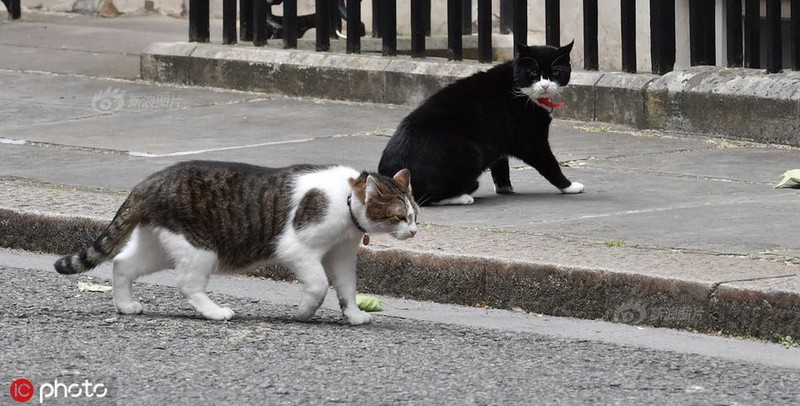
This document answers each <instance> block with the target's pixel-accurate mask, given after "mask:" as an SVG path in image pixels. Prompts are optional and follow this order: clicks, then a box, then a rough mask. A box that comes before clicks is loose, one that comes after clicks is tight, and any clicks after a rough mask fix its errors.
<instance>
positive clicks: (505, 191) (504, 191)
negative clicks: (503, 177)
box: [494, 185, 514, 195]
mask: <svg viewBox="0 0 800 406" xmlns="http://www.w3.org/2000/svg"><path fill="white" fill-rule="evenodd" d="M494 192H495V193H497V194H498V195H510V194H512V193H514V186H511V185H508V186H497V185H494Z"/></svg>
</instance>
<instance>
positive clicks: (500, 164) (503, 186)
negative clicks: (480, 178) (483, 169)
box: [491, 156, 514, 195]
mask: <svg viewBox="0 0 800 406" xmlns="http://www.w3.org/2000/svg"><path fill="white" fill-rule="evenodd" d="M491 172H492V181H493V182H494V192H495V193H497V194H500V195H505V194H510V193H514V186H511V171H510V169H509V164H508V157H505V156H504V157H502V158H500V159H498V160H497V161H495V162H494V163H493V164H492V166H491Z"/></svg>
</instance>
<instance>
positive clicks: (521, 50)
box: [514, 41, 528, 55]
mask: <svg viewBox="0 0 800 406" xmlns="http://www.w3.org/2000/svg"><path fill="white" fill-rule="evenodd" d="M514 47H515V48H516V49H517V54H519V55H521V54H523V53H527V52H528V46H527V45H525V44H523V43H521V42H518V41H514Z"/></svg>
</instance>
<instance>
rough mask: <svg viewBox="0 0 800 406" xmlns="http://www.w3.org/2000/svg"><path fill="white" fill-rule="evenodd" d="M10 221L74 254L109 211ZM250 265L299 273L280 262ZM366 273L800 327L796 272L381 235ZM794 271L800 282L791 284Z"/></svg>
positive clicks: (437, 290) (623, 311) (610, 314)
mask: <svg viewBox="0 0 800 406" xmlns="http://www.w3.org/2000/svg"><path fill="white" fill-rule="evenodd" d="M0 227H2V228H3V229H4V230H6V231H7V232H5V233H3V234H2V235H0V237H2V238H0V246H3V247H6V248H13V249H23V250H28V251H37V252H48V253H53V254H61V255H64V254H68V253H72V252H75V251H76V250H78V249H79V248H80V247H81V246H83V245H85V244H87V243H89V242H90V241H92V239H93V238H95V237H96V236H97V235H98V234H99V232H100V231H101V230H102V229H103V228H104V227H105V221H100V220H95V219H88V218H76V217H68V216H52V215H41V214H32V213H21V212H17V211H14V210H6V209H0ZM445 232H446V231H445ZM439 233H441V231H440V232H439ZM455 233H456V234H463V230H456V231H455ZM473 237H474V236H473ZM435 238H437V239H438V238H439V237H435ZM378 242H380V240H379V241H378ZM423 244H424V242H423ZM743 261H748V260H747V259H743ZM787 269H788V268H787ZM248 274H249V275H254V276H260V277H267V278H272V279H277V280H291V279H292V278H293V277H292V275H291V274H290V273H289V272H287V271H286V270H284V269H282V268H280V267H274V266H273V267H261V268H256V269H254V270H251V271H249V272H248ZM766 274H769V272H765V275H766ZM358 277H359V289H360V290H361V291H365V292H371V293H376V294H388V295H394V296H400V297H406V298H412V299H418V300H430V301H436V302H442V303H456V304H462V305H468V306H489V307H494V308H501V309H513V308H520V309H522V310H525V311H529V312H535V313H543V314H549V315H555V316H567V317H579V318H586V319H604V320H611V321H617V322H624V323H629V324H648V325H653V326H659V327H671V328H691V329H696V330H699V331H709V332H717V331H723V332H726V333H732V334H750V335H755V336H761V337H764V338H769V339H773V338H775V337H777V336H783V335H787V334H789V335H792V336H798V335H800V319H799V318H798V314H800V313H798V310H799V309H800V283H798V280H800V279H798V276H797V275H796V274H795V275H789V276H773V277H771V278H765V279H763V280H758V281H751V282H732V283H712V282H710V281H708V280H707V278H705V279H704V278H699V279H695V280H689V279H687V280H684V279H680V278H669V277H662V276H658V275H648V274H638V273H635V272H629V271H623V272H619V271H614V270H608V269H602V268H594V269H592V268H581V267H574V266H568V265H557V264H551V263H548V262H530V261H524V260H509V259H502V258H498V257H490V256H488V257H487V256H480V255H459V254H453V253H450V252H447V251H445V252H444V253H435V252H430V251H426V250H417V249H413V248H387V247H386V246H381V245H380V244H379V245H378V247H375V248H373V247H367V248H362V249H361V250H360V252H359V258H358ZM789 279H791V281H790V282H792V283H793V284H790V285H789V287H787V286H786V284H785V283H784V282H786V281H787V280H789ZM792 286H793V288H792Z"/></svg>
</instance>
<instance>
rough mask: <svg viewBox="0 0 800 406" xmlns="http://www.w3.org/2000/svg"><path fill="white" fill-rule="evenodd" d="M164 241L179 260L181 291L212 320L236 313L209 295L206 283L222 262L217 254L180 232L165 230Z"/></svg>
mask: <svg viewBox="0 0 800 406" xmlns="http://www.w3.org/2000/svg"><path fill="white" fill-rule="evenodd" d="M159 237H160V240H161V242H162V244H163V245H164V247H165V248H166V250H167V252H168V253H169V255H170V256H171V257H172V259H173V261H174V263H175V271H176V272H177V273H178V281H177V282H178V283H177V285H178V291H180V292H181V295H183V297H185V298H186V300H187V301H188V302H189V304H190V305H192V307H193V308H194V309H195V310H197V311H198V312H199V313H200V314H202V315H203V317H205V318H207V319H209V320H230V319H231V318H232V317H233V315H234V313H233V310H231V309H230V308H228V307H220V306H219V305H218V304H216V303H214V301H213V300H211V298H210V297H208V294H206V286H207V285H208V280H209V278H210V277H211V274H212V273H214V271H216V270H217V266H218V264H219V262H218V257H217V254H216V253H214V252H212V251H208V250H204V249H200V248H197V247H195V246H193V245H192V244H191V243H190V242H189V241H187V240H186V238H185V237H184V236H182V235H180V234H175V233H172V232H170V231H166V230H162V231H161V232H160V235H159Z"/></svg>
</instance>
